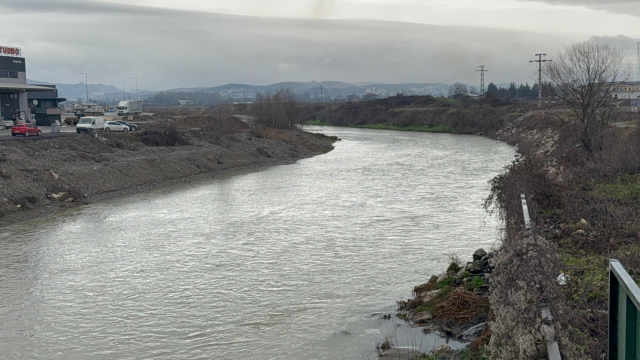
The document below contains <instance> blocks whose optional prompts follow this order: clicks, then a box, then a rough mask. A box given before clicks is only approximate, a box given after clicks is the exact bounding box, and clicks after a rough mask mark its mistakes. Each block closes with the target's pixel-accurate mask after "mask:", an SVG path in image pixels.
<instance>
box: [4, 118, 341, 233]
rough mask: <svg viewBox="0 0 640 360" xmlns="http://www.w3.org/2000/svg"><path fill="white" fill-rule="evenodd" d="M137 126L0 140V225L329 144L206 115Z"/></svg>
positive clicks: (269, 162) (283, 159)
mask: <svg viewBox="0 0 640 360" xmlns="http://www.w3.org/2000/svg"><path fill="white" fill-rule="evenodd" d="M139 124H140V126H141V127H142V129H143V131H141V132H137V133H118V134H116V133H99V134H98V135H97V137H94V136H91V135H88V134H75V133H72V134H68V135H65V136H57V137H51V138H48V137H42V138H36V137H31V138H11V139H6V140H3V141H0V225H7V224H11V223H15V222H19V221H23V220H26V219H30V218H34V217H38V216H43V215H47V214H52V213H55V212H56V211H59V210H60V209H65V208H69V207H74V206H79V205H84V204H91V203H95V202H97V201H101V200H104V199H112V198H115V197H121V196H126V195H129V194H133V193H137V192H141V191H144V190H148V189H152V188H157V187H161V186H164V185H169V184H175V183H181V182H186V181H188V180H189V179H191V178H194V177H198V176H200V177H209V176H218V175H222V174H225V173H230V172H234V171H238V170H247V169H253V168H259V167H265V166H273V165H280V164H288V163H293V162H295V161H296V160H298V159H302V158H306V157H311V156H314V155H318V154H322V153H326V152H328V151H330V150H332V149H333V145H332V143H333V142H334V141H335V140H336V139H335V138H329V137H326V136H324V135H321V134H311V133H306V132H303V131H299V130H279V129H255V128H250V127H249V126H248V125H247V124H246V123H244V122H241V121H239V120H236V119H233V118H229V119H227V120H225V121H223V122H220V121H217V120H216V119H215V118H214V117H213V116H211V115H209V114H206V113H193V114H182V115H179V116H175V114H166V113H159V114H156V115H154V117H152V118H150V119H148V120H144V121H140V122H139Z"/></svg>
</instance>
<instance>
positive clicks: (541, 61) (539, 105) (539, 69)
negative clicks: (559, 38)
mask: <svg viewBox="0 0 640 360" xmlns="http://www.w3.org/2000/svg"><path fill="white" fill-rule="evenodd" d="M536 56H537V57H538V60H531V61H529V62H530V63H534V62H537V63H538V107H542V63H545V62H548V61H553V60H546V59H545V60H542V57H543V56H547V54H536Z"/></svg>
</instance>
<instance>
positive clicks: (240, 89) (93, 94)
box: [27, 79, 450, 104]
mask: <svg viewBox="0 0 640 360" xmlns="http://www.w3.org/2000/svg"><path fill="white" fill-rule="evenodd" d="M27 82H28V83H29V84H40V85H56V87H57V88H58V95H59V96H60V97H64V98H66V99H67V100H68V101H78V99H82V100H81V101H83V102H84V101H86V100H85V99H86V97H87V87H86V86H85V84H84V83H83V82H81V83H77V84H61V83H48V82H44V81H38V80H32V79H28V80H27ZM449 86H450V84H445V83H402V84H384V83H357V84H349V83H345V82H341V81H322V82H317V81H310V82H280V83H275V84H271V85H249V84H226V85H221V86H213V87H191V88H174V89H169V90H165V92H171V93H185V97H189V94H194V93H219V94H220V95H221V96H222V98H225V99H228V100H233V101H243V100H244V101H253V100H254V99H255V98H256V96H258V95H259V94H272V93H275V92H276V91H278V90H280V89H283V88H290V89H292V90H293V91H294V92H295V93H296V94H297V95H298V96H299V97H300V98H302V99H306V100H308V101H315V99H320V98H321V97H324V98H325V99H326V98H328V97H330V98H332V99H335V98H344V97H346V96H349V95H358V96H362V95H364V94H367V93H374V94H376V95H377V96H378V97H380V98H384V97H388V96H394V95H396V94H398V93H403V94H405V95H434V96H438V95H445V94H446V93H447V91H448V89H449ZM88 92H89V99H90V100H91V101H92V102H102V101H104V100H105V96H106V100H107V103H109V104H112V103H114V102H115V103H117V102H119V101H121V100H122V99H123V98H124V94H123V91H122V89H120V88H118V87H116V86H114V85H104V84H89V86H88ZM157 93H158V91H149V90H139V97H140V99H145V98H147V97H150V96H154V95H155V94H157ZM126 97H127V99H128V100H131V99H135V98H136V91H135V89H133V90H131V89H127V94H126Z"/></svg>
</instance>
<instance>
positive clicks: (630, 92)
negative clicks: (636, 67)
mask: <svg viewBox="0 0 640 360" xmlns="http://www.w3.org/2000/svg"><path fill="white" fill-rule="evenodd" d="M614 86H616V89H615V91H614V93H613V98H614V99H621V100H631V99H639V98H640V81H628V82H624V83H618V84H616V85H614Z"/></svg>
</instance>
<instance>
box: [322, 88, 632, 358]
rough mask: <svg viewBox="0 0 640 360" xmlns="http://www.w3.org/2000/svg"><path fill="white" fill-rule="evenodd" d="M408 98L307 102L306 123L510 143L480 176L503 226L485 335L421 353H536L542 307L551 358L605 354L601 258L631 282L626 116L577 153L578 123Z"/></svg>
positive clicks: (557, 112) (529, 107) (542, 339)
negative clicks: (512, 150)
mask: <svg viewBox="0 0 640 360" xmlns="http://www.w3.org/2000/svg"><path fill="white" fill-rule="evenodd" d="M419 98H421V99H416V98H414V97H397V99H392V100H387V101H386V102H372V103H369V104H367V103H360V104H344V105H342V106H337V107H336V106H326V107H322V106H317V107H316V108H315V109H314V110H317V111H315V112H313V113H312V114H311V116H310V119H312V120H317V121H318V120H319V121H323V122H326V123H330V124H332V125H339V126H354V127H355V126H361V125H363V124H367V125H375V126H381V127H384V126H394V127H401V128H402V127H404V128H407V129H408V128H410V127H411V126H428V127H436V126H451V127H452V129H453V130H454V131H453V132H454V133H466V134H475V135H480V136H486V137H490V138H493V139H497V140H500V141H505V142H507V143H509V144H512V145H517V147H518V151H519V153H520V154H521V157H520V158H519V159H516V160H515V161H514V162H513V163H512V164H511V165H510V166H508V167H507V168H506V169H505V171H504V173H503V174H501V175H499V176H498V177H496V178H495V179H493V180H492V181H491V183H490V185H491V192H490V194H489V196H488V197H487V200H486V208H487V210H489V211H493V212H495V213H496V214H497V215H499V216H500V217H501V218H502V219H503V220H504V222H505V227H506V231H505V233H504V236H503V239H502V242H501V245H500V247H499V249H496V252H495V256H494V258H493V259H492V260H491V264H492V267H493V273H492V274H491V276H490V277H489V278H488V282H489V292H488V299H489V302H490V306H491V309H492V312H493V313H494V314H495V318H494V319H493V320H490V321H489V322H488V326H489V329H490V330H489V331H490V333H491V336H490V340H487V342H486V344H485V345H484V346H482V347H481V348H479V349H478V351H475V352H473V353H471V354H469V353H466V354H461V353H457V354H455V353H453V354H450V353H443V354H442V356H440V355H438V354H431V355H432V356H433V358H443V359H458V358H465V359H474V358H477V359H482V358H489V357H490V358H500V359H506V358H520V359H537V358H544V357H546V356H547V354H546V351H547V350H546V346H545V344H546V340H547V338H546V334H545V332H544V329H543V327H542V319H541V309H542V308H546V307H549V308H550V310H551V313H552V315H553V318H554V321H555V334H554V336H553V339H554V340H556V341H557V342H558V344H559V346H560V351H561V353H562V355H563V358H570V359H595V358H604V357H606V353H607V350H606V339H607V334H606V329H607V320H608V315H607V314H608V291H607V289H608V273H607V271H608V259H613V258H615V259H619V260H620V261H621V263H622V264H623V266H625V268H626V269H627V270H628V271H629V273H630V274H631V276H632V277H634V279H635V280H636V281H640V247H639V246H638V245H637V244H638V239H639V238H640V222H639V221H638V219H637V214H638V213H639V212H640V205H638V204H639V203H638V200H640V191H639V190H638V189H640V155H638V154H640V131H638V123H639V120H640V119H638V115H637V114H635V115H634V114H630V113H622V112H618V113H616V114H615V115H614V118H613V119H612V121H611V122H610V123H609V125H608V126H607V127H606V128H605V129H604V133H603V146H602V148H601V149H597V150H596V151H593V152H587V151H586V150H585V149H584V147H583V146H582V143H581V141H580V138H579V136H580V134H581V131H582V130H581V124H580V123H579V122H578V121H577V120H573V119H572V118H571V117H570V116H569V115H568V113H567V112H566V111H564V110H563V109H558V108H555V109H554V108H546V109H544V110H539V109H537V108H536V107H535V105H533V104H519V103H515V104H502V106H498V107H491V106H488V105H482V104H479V103H475V104H474V103H468V104H459V105H447V104H444V103H441V102H438V101H437V100H436V99H432V98H431V99H430V98H429V97H419ZM376 112H377V114H376ZM350 119H352V120H350ZM378 124H384V125H378ZM521 194H524V195H525V197H526V199H527V203H528V206H529V212H530V215H531V218H532V225H533V231H532V232H530V233H525V232H524V231H523V227H524V222H523V220H522V219H523V218H522V206H521V201H520V195H521ZM559 277H560V279H561V280H560V281H558V278H559ZM425 280H426V279H425ZM437 283H439V282H437ZM463 355H464V356H463ZM425 356H426V355H425Z"/></svg>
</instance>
